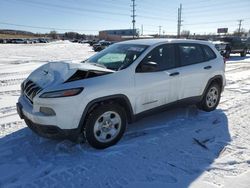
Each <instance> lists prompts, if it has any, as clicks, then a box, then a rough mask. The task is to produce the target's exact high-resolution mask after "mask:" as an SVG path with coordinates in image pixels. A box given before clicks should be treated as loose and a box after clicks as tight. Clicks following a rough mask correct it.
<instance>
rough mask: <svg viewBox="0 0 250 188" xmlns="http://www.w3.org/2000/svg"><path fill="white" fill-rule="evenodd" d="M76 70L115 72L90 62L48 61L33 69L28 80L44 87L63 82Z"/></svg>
mask: <svg viewBox="0 0 250 188" xmlns="http://www.w3.org/2000/svg"><path fill="white" fill-rule="evenodd" d="M77 70H83V71H91V70H95V71H103V72H115V71H112V70H110V69H106V68H102V67H98V66H95V65H92V64H90V63H76V62H49V63H47V64H45V65H43V66H41V67H39V68H38V69H36V70H35V71H33V72H32V73H31V74H30V76H29V77H28V80H32V81H33V82H35V83H36V84H38V85H39V86H40V87H42V88H45V87H47V86H49V85H52V84H58V83H63V82H65V81H66V80H67V79H68V78H70V77H71V76H72V75H73V74H74V73H75V72H76V71H77Z"/></svg>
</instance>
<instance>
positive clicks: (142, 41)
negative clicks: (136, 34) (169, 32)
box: [120, 39, 211, 46]
mask: <svg viewBox="0 0 250 188" xmlns="http://www.w3.org/2000/svg"><path fill="white" fill-rule="evenodd" d="M160 43H196V44H207V45H209V44H211V42H208V41H201V40H191V39H136V40H128V41H123V42H120V44H138V45H148V46H153V45H156V44H160Z"/></svg>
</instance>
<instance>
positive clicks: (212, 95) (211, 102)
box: [197, 83, 221, 112]
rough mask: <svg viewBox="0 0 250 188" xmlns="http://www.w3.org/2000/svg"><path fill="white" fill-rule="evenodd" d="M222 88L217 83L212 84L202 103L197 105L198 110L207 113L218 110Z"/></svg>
mask: <svg viewBox="0 0 250 188" xmlns="http://www.w3.org/2000/svg"><path fill="white" fill-rule="evenodd" d="M220 97H221V88H220V86H219V85H218V84H217V83H212V84H211V85H210V86H209V87H208V88H207V90H206V92H205V94H204V96H203V98H202V101H201V102H200V103H199V104H198V105H197V106H198V108H200V109H201V110H204V111H206V112H210V111H213V110H215V109H216V107H217V106H218V104H219V102H220Z"/></svg>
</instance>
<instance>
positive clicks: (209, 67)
mask: <svg viewBox="0 0 250 188" xmlns="http://www.w3.org/2000/svg"><path fill="white" fill-rule="evenodd" d="M211 68H212V66H206V67H204V69H206V70H208V69H211Z"/></svg>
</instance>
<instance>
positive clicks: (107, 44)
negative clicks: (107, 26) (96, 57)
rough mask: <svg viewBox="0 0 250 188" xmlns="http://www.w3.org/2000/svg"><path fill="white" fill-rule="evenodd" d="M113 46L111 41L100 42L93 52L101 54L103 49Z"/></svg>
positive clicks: (95, 45)
mask: <svg viewBox="0 0 250 188" xmlns="http://www.w3.org/2000/svg"><path fill="white" fill-rule="evenodd" d="M111 44H113V43H112V42H109V41H100V42H98V43H96V44H94V45H93V50H94V51H95V52H100V51H102V50H103V49H105V48H107V47H108V46H110V45H111Z"/></svg>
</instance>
